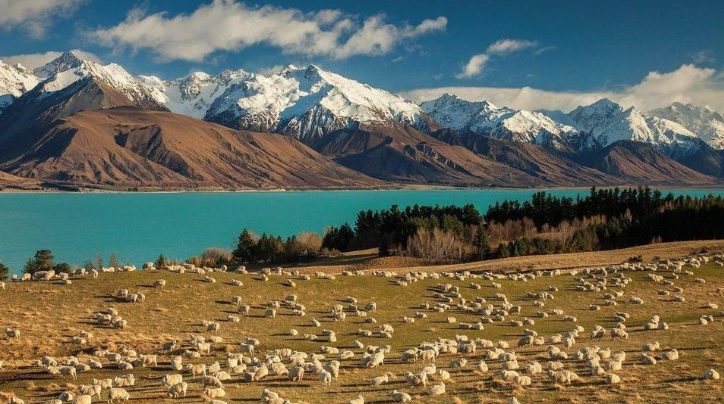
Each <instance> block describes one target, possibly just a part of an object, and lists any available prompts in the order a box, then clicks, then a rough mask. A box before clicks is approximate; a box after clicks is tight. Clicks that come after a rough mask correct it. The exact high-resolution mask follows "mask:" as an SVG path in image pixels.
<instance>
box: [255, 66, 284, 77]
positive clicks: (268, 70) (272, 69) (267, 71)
mask: <svg viewBox="0 0 724 404" xmlns="http://www.w3.org/2000/svg"><path fill="white" fill-rule="evenodd" d="M285 67H286V66H282V65H274V66H269V67H261V68H259V69H256V73H257V74H261V75H263V76H270V75H272V74H277V73H279V72H281V71H282V70H284V68H285Z"/></svg>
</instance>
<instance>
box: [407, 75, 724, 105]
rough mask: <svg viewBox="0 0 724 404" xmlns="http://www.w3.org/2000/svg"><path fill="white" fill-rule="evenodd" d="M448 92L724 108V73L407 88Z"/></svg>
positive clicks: (514, 101)
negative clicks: (628, 82)
mask: <svg viewBox="0 0 724 404" xmlns="http://www.w3.org/2000/svg"><path fill="white" fill-rule="evenodd" d="M445 93H449V94H455V95H457V96H458V97H461V98H464V99H467V100H471V101H474V100H489V101H491V102H492V103H494V104H496V105H501V106H502V105H506V106H509V107H513V108H522V109H560V110H562V111H570V110H572V109H573V108H575V107H577V106H579V105H588V104H591V103H593V102H595V101H597V100H599V99H601V98H604V97H605V98H610V99H611V100H613V101H616V102H618V103H620V104H621V105H623V106H624V107H630V106H635V107H636V108H638V109H640V110H643V111H648V110H651V109H654V108H660V107H664V106H667V105H670V104H671V103H673V102H682V103H691V104H695V105H701V106H709V107H710V108H712V109H714V110H717V111H720V112H724V73H722V72H717V71H716V70H714V69H707V68H700V67H697V66H695V65H682V66H681V67H679V68H678V69H676V70H674V71H672V72H668V73H660V72H655V71H654V72H651V73H649V74H647V75H646V77H644V78H643V79H642V80H641V82H640V83H638V84H635V85H632V86H627V87H624V88H622V89H621V90H617V91H606V90H602V91H591V92H572V91H546V90H540V89H535V88H530V87H522V88H500V87H438V88H423V89H416V90H411V91H406V92H403V93H402V94H401V95H402V96H404V97H406V98H409V99H412V100H414V101H418V102H421V101H427V100H431V99H435V98H437V97H439V96H441V95H443V94H445Z"/></svg>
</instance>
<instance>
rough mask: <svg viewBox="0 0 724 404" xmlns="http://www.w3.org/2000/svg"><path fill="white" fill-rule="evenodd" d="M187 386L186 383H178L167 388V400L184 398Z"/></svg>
mask: <svg viewBox="0 0 724 404" xmlns="http://www.w3.org/2000/svg"><path fill="white" fill-rule="evenodd" d="M188 387H189V385H188V383H186V382H180V383H176V384H174V385H172V386H171V387H169V389H168V391H167V392H166V395H167V396H168V398H186V390H187V389H188Z"/></svg>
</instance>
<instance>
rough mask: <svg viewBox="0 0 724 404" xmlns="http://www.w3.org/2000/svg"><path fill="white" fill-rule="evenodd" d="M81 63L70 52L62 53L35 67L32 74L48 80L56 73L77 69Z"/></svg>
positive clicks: (81, 61)
mask: <svg viewBox="0 0 724 404" xmlns="http://www.w3.org/2000/svg"><path fill="white" fill-rule="evenodd" d="M83 62H84V61H83V60H82V59H81V58H79V57H78V56H77V55H76V54H75V53H73V52H72V51H68V52H63V54H61V55H60V56H58V57H57V58H55V59H53V60H51V61H50V62H48V63H46V64H44V65H42V66H40V67H37V68H36V69H35V70H34V73H35V75H36V76H38V77H42V78H50V77H51V76H53V75H54V74H56V73H60V72H64V71H67V70H71V69H75V68H78V67H80V66H81V65H82V64H83Z"/></svg>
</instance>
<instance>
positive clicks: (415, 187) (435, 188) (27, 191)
mask: <svg viewBox="0 0 724 404" xmlns="http://www.w3.org/2000/svg"><path fill="white" fill-rule="evenodd" d="M646 186H648V187H649V188H652V189H656V190H667V189H692V190H717V191H724V184H706V185H695V184H681V185H677V184H666V185H652V184H648V185H640V184H619V185H588V186H586V185H576V186H545V187H456V186H446V185H400V186H397V187H389V188H269V189H170V190H148V191H144V190H137V191H128V190H107V189H81V190H77V191H69V190H61V189H16V188H9V189H8V188H6V189H2V190H0V195H3V194H7V195H10V194H86V195H88V194H139V195H141V194H245V193H299V192H356V191H364V192H388V191H527V190H533V191H537V192H540V191H549V190H550V191H557V190H579V189H580V190H589V189H591V188H592V187H596V188H598V189H611V188H622V189H623V188H638V187H646Z"/></svg>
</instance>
